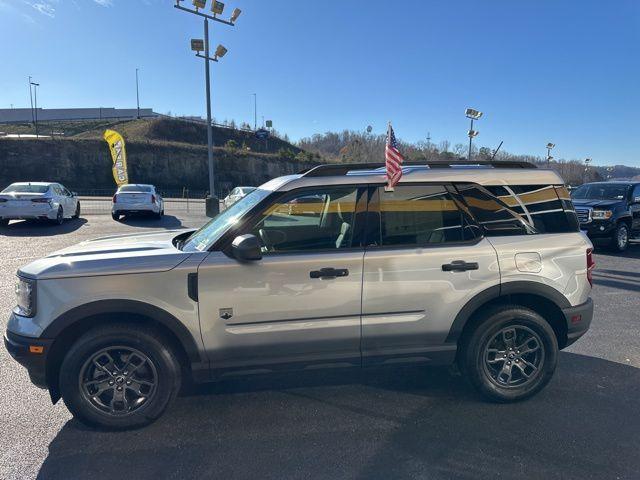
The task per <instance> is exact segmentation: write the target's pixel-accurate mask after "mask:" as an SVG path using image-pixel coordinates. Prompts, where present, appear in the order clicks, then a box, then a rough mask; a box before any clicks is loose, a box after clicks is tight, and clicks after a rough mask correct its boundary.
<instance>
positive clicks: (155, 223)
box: [120, 215, 182, 230]
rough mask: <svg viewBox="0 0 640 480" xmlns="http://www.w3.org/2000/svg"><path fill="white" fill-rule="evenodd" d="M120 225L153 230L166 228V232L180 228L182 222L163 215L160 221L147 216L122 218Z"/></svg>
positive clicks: (171, 216)
mask: <svg viewBox="0 0 640 480" xmlns="http://www.w3.org/2000/svg"><path fill="white" fill-rule="evenodd" d="M120 223H122V224H124V225H129V226H130V227H141V228H155V229H158V228H166V229H168V230H171V229H174V228H181V227H182V222H181V221H180V219H178V218H177V217H174V216H173V215H164V216H163V217H162V218H160V219H158V218H154V217H147V216H131V217H124V218H123V219H122V220H120Z"/></svg>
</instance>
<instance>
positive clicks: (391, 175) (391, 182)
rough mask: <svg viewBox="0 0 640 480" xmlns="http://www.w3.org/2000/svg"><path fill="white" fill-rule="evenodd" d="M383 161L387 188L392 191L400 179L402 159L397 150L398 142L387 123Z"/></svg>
mask: <svg viewBox="0 0 640 480" xmlns="http://www.w3.org/2000/svg"><path fill="white" fill-rule="evenodd" d="M384 159H385V166H386V167H387V183H388V186H387V188H389V189H393V187H395V186H396V185H397V184H398V182H399V181H400V178H402V163H403V162H404V157H403V156H402V154H401V153H400V150H398V142H397V140H396V135H395V133H393V128H392V127H391V123H389V131H388V132H387V144H386V145H385V147H384Z"/></svg>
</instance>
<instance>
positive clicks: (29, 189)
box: [2, 183, 49, 193]
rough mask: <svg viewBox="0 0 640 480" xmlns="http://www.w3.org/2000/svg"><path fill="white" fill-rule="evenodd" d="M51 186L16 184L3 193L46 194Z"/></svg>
mask: <svg viewBox="0 0 640 480" xmlns="http://www.w3.org/2000/svg"><path fill="white" fill-rule="evenodd" d="M47 190H49V185H31V184H27V183H22V184H21V183H14V184H13V185H9V186H8V187H7V188H5V189H4V190H3V191H2V193H14V192H15V193H46V192H47Z"/></svg>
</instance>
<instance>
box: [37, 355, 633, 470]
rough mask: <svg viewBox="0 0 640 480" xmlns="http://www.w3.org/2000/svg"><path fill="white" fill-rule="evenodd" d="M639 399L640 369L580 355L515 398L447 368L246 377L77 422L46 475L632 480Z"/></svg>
mask: <svg viewBox="0 0 640 480" xmlns="http://www.w3.org/2000/svg"><path fill="white" fill-rule="evenodd" d="M638 398H640V369H637V368H634V367H631V366H627V365H622V364H619V363H614V362H610V361H606V360H602V359H599V358H593V357H587V356H582V355H577V354H572V353H566V352H563V353H561V355H560V362H559V366H558V370H557V371H556V376H555V378H554V379H553V380H552V382H551V384H550V385H548V386H547V388H546V389H545V390H543V391H542V392H540V393H539V394H538V395H537V396H535V397H533V398H531V399H529V400H527V401H524V402H519V403H515V404H493V403H488V402H485V401H483V400H482V399H481V398H479V397H478V396H477V395H476V394H475V393H474V391H473V390H471V389H470V388H469V387H468V386H466V384H465V383H464V382H463V381H462V379H461V378H460V377H458V376H454V375H451V374H450V373H449V372H448V370H446V369H441V368H419V367H403V368H400V367H397V368H377V369H374V370H364V371H362V372H360V371H338V372H336V371H333V372H320V371H317V372H310V373H303V374H278V375H271V376H268V377H267V376H260V377H254V378H240V379H234V380H225V381H223V382H221V383H218V384H214V385H211V386H207V387H204V388H198V390H197V391H196V394H193V395H189V396H184V397H181V398H179V399H178V401H177V402H176V404H175V405H174V406H173V407H172V408H171V409H170V410H169V411H167V412H166V414H165V416H164V417H163V418H161V419H160V420H159V421H158V422H156V423H155V424H153V425H151V426H149V427H147V428H145V429H141V430H137V431H130V432H120V433H114V432H100V431H94V430H90V429H88V428H86V427H84V426H82V425H81V424H80V423H79V422H77V421H75V420H71V421H69V422H68V423H67V424H66V425H65V426H64V427H63V429H62V430H61V431H60V432H59V434H58V435H57V437H56V438H55V439H54V440H53V441H52V442H51V444H50V445H49V455H48V457H47V458H46V460H45V461H44V463H43V465H42V466H41V468H40V472H39V476H38V478H41V479H57V478H60V479H75V478H92V479H97V478H116V477H122V475H123V474H125V476H126V477H127V478H138V479H140V478H180V479H183V478H221V479H223V478H225V479H226V478H234V479H236V478H247V479H256V478H259V479H267V478H273V479H283V478H305V479H306V478H358V479H371V478H381V479H389V478H443V479H451V478H466V479H476V478H524V477H526V478H545V479H553V478H558V479H559V478H563V479H567V478H576V479H590V478H594V479H596V478H597V479H601V478H632V477H633V476H635V475H637V473H638V471H640V456H639V455H638V452H639V451H640V407H639V406H638V405H639V404H638ZM124 472H126V473H124ZM635 478H637V476H636V477H635Z"/></svg>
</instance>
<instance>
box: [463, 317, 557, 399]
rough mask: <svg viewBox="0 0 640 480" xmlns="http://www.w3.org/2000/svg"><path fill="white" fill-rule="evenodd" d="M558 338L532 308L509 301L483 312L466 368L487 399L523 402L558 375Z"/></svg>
mask: <svg viewBox="0 0 640 480" xmlns="http://www.w3.org/2000/svg"><path fill="white" fill-rule="evenodd" d="M557 358H558V342H557V339H556V336H555V333H554V332H553V329H552V328H551V326H550V325H549V324H548V323H547V322H546V321H545V319H544V318H542V317H541V316H540V315H539V314H537V313H536V312H534V311H533V310H530V309H528V308H524V307H520V306H516V305H507V306H502V307H498V308H495V309H492V310H490V311H488V312H486V313H485V315H483V317H482V318H481V320H480V321H479V323H478V324H477V325H476V326H475V328H474V329H473V331H472V332H471V333H470V334H469V335H468V336H467V338H466V340H465V341H464V343H463V345H462V351H461V355H460V358H459V363H460V367H461V370H462V371H463V372H464V373H465V375H466V376H467V378H468V379H469V381H470V382H471V384H472V385H473V386H474V387H475V388H476V389H477V390H478V391H479V392H480V393H482V394H483V395H484V396H485V397H487V398H488V399H490V400H493V401H497V402H513V401H517V400H523V399H525V398H527V397H530V396H532V395H534V394H535V393H537V392H538V391H540V390H541V389H542V388H543V387H544V386H545V385H546V384H547V383H548V382H549V380H551V377H552V376H553V372H554V371H555V368H556V363H557Z"/></svg>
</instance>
